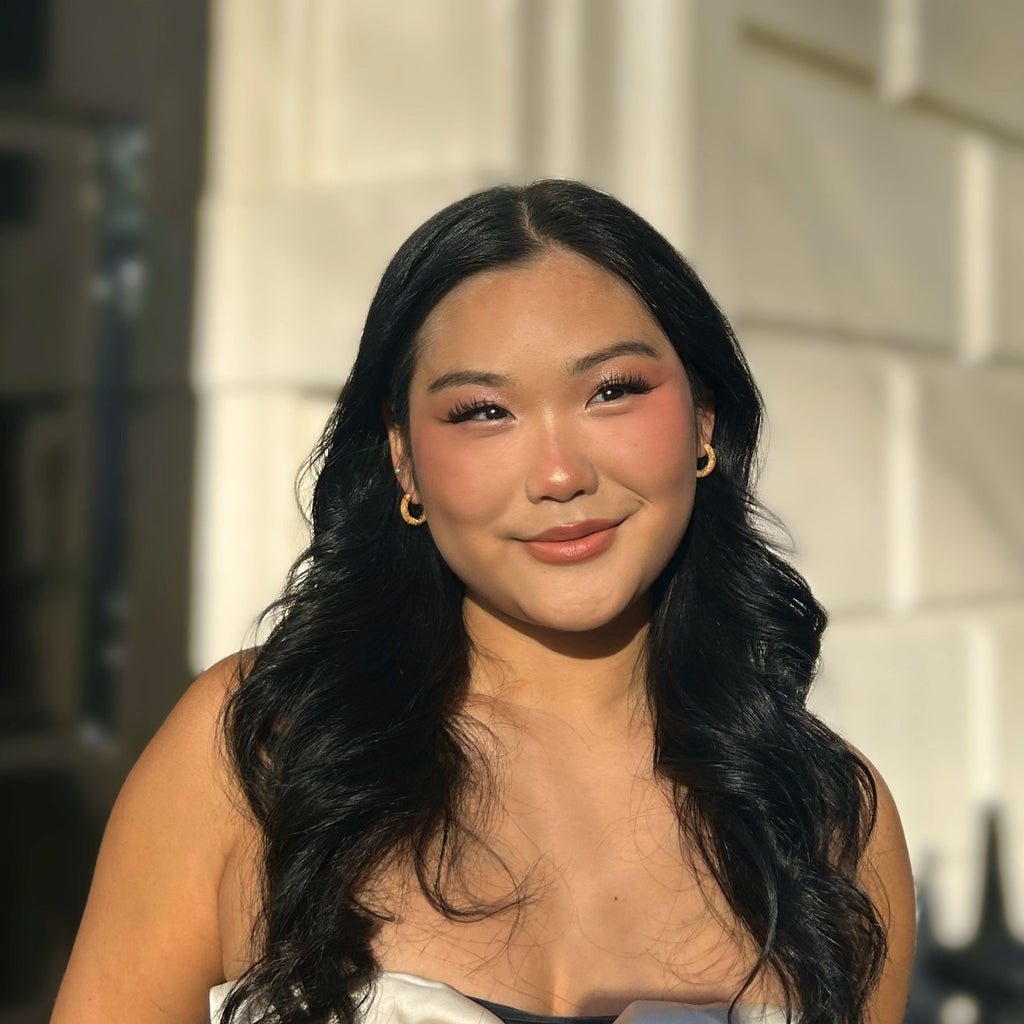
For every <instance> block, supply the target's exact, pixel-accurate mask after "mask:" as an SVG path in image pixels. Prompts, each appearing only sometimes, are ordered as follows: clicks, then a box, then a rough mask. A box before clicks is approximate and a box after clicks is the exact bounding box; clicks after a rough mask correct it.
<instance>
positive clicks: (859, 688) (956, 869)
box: [811, 617, 977, 936]
mask: <svg viewBox="0 0 1024 1024" xmlns="http://www.w3.org/2000/svg"><path fill="white" fill-rule="evenodd" d="M970 672H971V664H970V650H969V643H968V637H967V633H966V629H965V628H964V627H963V626H962V625H961V624H960V623H958V622H957V620H956V619H954V618H952V617H950V618H942V619H935V620H929V621H910V620H901V621H888V622H886V621H881V620H875V621H870V620H862V621H846V622H843V621H842V620H837V621H835V622H834V623H833V625H832V626H830V627H829V629H828V631H827V633H826V635H825V643H824V649H823V667H822V674H821V677H820V679H819V680H818V683H817V685H816V688H815V690H814V691H813V692H812V701H811V706H812V708H813V709H815V710H818V711H819V713H821V714H822V716H823V717H824V718H825V720H826V721H828V723H829V724H830V725H831V726H832V727H833V728H835V729H836V730H837V731H838V732H839V733H840V734H841V735H843V736H844V737H845V738H846V739H848V740H849V741H850V742H851V743H853V745H854V746H855V747H857V748H858V749H859V750H860V751H861V752H862V753H863V754H864V755H865V756H866V757H867V758H869V759H870V760H871V762H872V763H873V764H874V765H875V766H876V767H877V768H878V770H879V772H880V773H881V775H882V777H883V778H884V779H885V780H886V782H887V784H888V785H889V788H890V789H891V790H892V793H893V796H894V797H895V799H896V804H897V807H898V808H899V811H900V815H901V818H902V821H903V827H904V830H905V832H906V835H907V842H908V845H909V848H910V852H911V857H912V859H913V861H914V863H915V865H916V866H917V867H919V868H923V867H924V866H925V865H926V864H928V865H929V866H930V867H931V868H932V870H933V871H934V872H935V873H936V874H937V876H938V885H937V889H938V894H937V895H938V898H939V907H938V911H939V924H940V927H941V929H942V931H943V933H944V934H946V935H956V936H961V935H964V934H966V933H967V932H968V931H969V929H970V926H971V924H972V914H973V911H974V909H975V904H974V902H973V899H974V893H973V889H972V882H973V878H974V876H973V875H972V874H971V871H972V870H976V859H975V849H976V847H975V845H974V844H975V830H974V824H975V821H976V814H977V805H976V800H975V793H974V792H973V786H972V775H971V771H972V765H971V758H972V755H973V753H974V751H973V748H972V744H971V736H970V733H969V729H968V728H967V726H966V723H967V722H968V720H969V718H970V714H971V712H970V698H971V691H970Z"/></svg>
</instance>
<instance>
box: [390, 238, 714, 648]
mask: <svg viewBox="0 0 1024 1024" xmlns="http://www.w3.org/2000/svg"><path fill="white" fill-rule="evenodd" d="M389 435H390V439H391V451H392V459H393V460H394V463H395V466H396V467H398V468H399V471H400V472H399V476H398V479H399V482H400V484H401V485H402V486H403V487H404V489H405V490H407V491H409V492H410V493H411V494H412V495H413V500H414V501H416V502H417V503H419V504H422V505H423V510H424V512H425V513H426V516H427V525H426V526H422V527H416V528H417V529H429V530H430V532H431V534H432V536H433V539H434V542H435V543H436V544H437V547H438V550H439V551H440V552H441V555H442V556H443V557H444V559H445V561H446V562H447V563H448V565H449V566H450V567H451V568H452V570H453V571H454V572H455V573H456V575H457V576H459V578H460V579H461V580H462V581H463V582H464V583H465V585H466V600H467V601H468V602H472V603H474V604H475V605H476V606H477V608H478V609H480V610H483V611H485V612H490V613H491V614H497V615H499V616H503V617H505V618H510V619H513V620H516V621H519V622H523V623H529V624H531V625H532V626H540V627H544V628H549V629H555V630H565V631H574V632H578V631H583V630H592V629H598V628H600V627H601V626H603V625H606V624H608V623H610V622H612V621H613V620H615V619H616V618H617V617H618V616H620V615H622V614H623V613H625V612H626V611H627V610H630V609H634V608H635V607H636V606H637V602H638V601H642V600H643V599H644V597H645V595H646V594H647V591H648V589H649V588H650V586H651V584H652V582H653V581H654V579H655V578H656V577H657V575H658V574H659V572H660V571H661V570H662V569H663V568H664V566H665V564H666V563H667V561H668V559H669V558H670V556H671V555H672V553H673V551H674V550H675V548H676V546H677V545H678V543H679V541H680V539H681V537H682V535H683V532H684V530H685V529H686V525H687V523H688V521H689V517H690V512H691V509H692V506H693V497H694V490H695V487H696V486H697V484H698V483H699V481H698V480H697V478H696V475H695V474H696V463H697V458H698V456H699V455H702V454H703V443H704V441H706V440H710V436H711V416H710V414H705V413H699V412H698V410H696V409H695V407H694V403H693V399H692V397H691V393H690V385H689V381H688V380H687V376H686V372H685V370H684V369H683V365H682V363H681V362H680V360H679V357H678V356H677V355H676V352H675V350H674V349H673V347H672V345H671V343H670V342H669V340H668V338H666V337H665V335H664V333H663V332H662V330H661V328H660V327H659V326H658V323H657V321H656V320H655V319H654V318H653V316H652V315H651V313H650V312H649V310H648V309H647V307H646V306H645V305H644V303H643V302H642V300H641V299H640V298H639V297H638V296H637V295H636V293H635V292H634V291H633V290H632V289H631V288H630V287H629V285H627V284H626V283H625V282H624V281H622V280H621V279H620V278H618V277H616V276H615V275H614V274H611V273H609V272H608V271H606V270H604V269H602V268H600V267H598V266H597V265H595V264H593V263H591V262H589V261H588V260H585V259H584V258H582V257H580V256H577V255H575V254H572V253H567V252H564V251H561V250H555V251H552V252H548V253H545V254H544V255H542V256H540V257H538V258H537V259H535V260H533V261H531V262H529V263H526V264H523V265H519V266H514V267H505V268H501V269H498V270H494V271H486V272H483V273H480V274H477V275H475V276H473V277H470V278H468V279H466V280H465V281H463V282H461V283H460V284H459V285H458V286H457V287H456V288H455V289H453V290H452V291H451V292H449V293H448V294H447V295H446V296H445V297H444V298H443V299H442V300H441V301H440V302H439V303H438V305H437V306H436V307H435V308H434V309H433V310H432V311H431V313H430V315H429V317H428V318H427V320H426V322H425V323H424V325H423V328H422V330H421V332H420V354H419V358H418V362H417V366H416V369H415V372H414V374H413V377H412V381H411V385H410V391H409V422H408V430H407V432H406V433H403V432H401V431H399V430H397V429H395V428H394V427H390V428H389ZM413 528H414V527H409V529H413Z"/></svg>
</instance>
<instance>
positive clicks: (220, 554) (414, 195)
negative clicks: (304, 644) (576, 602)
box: [0, 0, 1024, 1024]
mask: <svg viewBox="0 0 1024 1024" xmlns="http://www.w3.org/2000/svg"><path fill="white" fill-rule="evenodd" d="M1022 52H1024V4H1021V3H1019V0H972V2H970V3H968V2H966V0H390V2H387V3H383V2H374V0H134V2H127V0H0V637H2V641H3V642H2V643H0V822H2V826H0V827H2V829H3V833H2V834H3V841H2V843H0V1022H3V1024H14V1022H23V1024H30V1022H31V1024H35V1022H41V1021H44V1020H46V1018H47V1016H48V1012H49V1007H50V1003H51V1001H52V997H53V993H54V991H55V988H56V985H57V983H58V982H59V978H60V974H61V972H62V970H63V967H64V963H65V961H66V957H67V954H68V951H69V949H70V944H71V941H72V939H73V936H74V932H75V929H76V927H77V922H78V917H79V915H80V913H81V908H82V905H83V901H84V897H85V893H86V889H87V887H88V882H89V877H90V873H91V869H92V861H93V859H94V857H95V852H96V847H97V844H98V841H99V836H100V833H101V830H102V825H103V822H104V820H105V818H106V815H107V812H108V811H109V807H110V804H111V803H112V801H113V798H114V796H115V795H116V792H117V789H118V787H119V785H120V783H121V781H122V780H123V777H124V775H125V773H126V772H127V770H128V768H129V767H130V765H131V764H132V762H133V761H134V759H135V758H136V757H137V755H138V753H139V752H140V750H141V749H142V747H143V746H144V744H145V743H146V741H147V740H148V738H149V737H150V735H151V734H152V733H153V731H154V730H155V728H156V727H157V726H158V724H159V723H160V721H161V720H162V719H163V717H164V716H165V715H166V713H167V711H168V710H169V709H170V707H171V705H172V704H173V703H174V701H175V700H176V699H177V697H178V696H179V695H180V693H181V692H182V691H183V689H184V688H185V687H186V686H187V684H188V682H189V681H190V679H191V678H192V677H193V676H194V675H195V674H196V673H198V672H199V671H200V670H202V669H203V668H204V667H206V666H207V665H208V664H210V663H211V662H213V661H215V660H217V659H218V658H220V657H222V656H223V655H225V654H227V653H230V652H232V651H234V650H237V649H238V648H239V647H240V646H242V645H244V644H245V643H246V642H250V641H251V639H252V635H251V632H250V627H251V623H252V619H253V617H254V616H255V615H256V613H257V612H258V611H259V610H260V609H261V608H262V607H263V606H264V605H265V604H267V603H268V602H269V601H270V600H271V599H272V598H273V597H274V596H275V594H276V593H277V591H278V588H279V587H280V585H281V582H282V580H283V576H284V572H285V570H286V568H287V566H288V565H289V563H290V562H291V560H292V559H293V558H294V556H295V555H296V554H297V553H298V551H299V549H300V547H301V545H302V540H303V529H302V522H301V518H300V516H299V513H298V509H297V505H296V501H295V488H294V483H295V477H296V472H297V470H298V468H299V465H300V463H301V461H302V459H303V458H304V457H305V455H306V454H307V453H308V451H309V449H310V447H311V446H312V444H313V442H314V440H315V438H316V436H317V434H318V432H319V430H320V428H321V427H322V425H323V423H324V421H325V419H326V417H327V414H328V412H329V410H330V408H331V406H332V404H333V401H334V399H335V397H336V395H337V392H338V390H339V388H340V386H341V384H342V383H343V381H344V379H345V377H346V375H347V372H348V368H349V365H350V362H351V360H352V358H353V355H354V352H355V347H356V344H357V342H358V337H359V332H360V327H361V322H362V318H363V316H364V314H365V311H366V308H367V305H368V303H369V299H370V296H371V294H372V291H373V288H374V286H375V283H376V280H377V278H378V276H379V275H380V273H381V271H382V270H383V267H384V264H385V263H386V261H387V259H388V258H389V256H390V255H391V253H392V252H393V251H394V249H395V248H396V247H397V245H398V244H399V243H400V242H401V241H402V239H403V238H404V237H405V236H406V235H407V234H408V233H409V232H410V231H411V230H412V229H413V228H414V227H415V226H416V225H417V224H419V223H420V222H421V221H422V220H423V219H425V217H427V216H428V215H429V214H431V213H432V212H434V211H435V210H436V209H438V208H440V207H441V206H442V205H444V204H446V203H447V202H449V201H451V200H453V199H455V198H458V197H459V196H462V195H464V194H465V193H467V192H469V191H470V190H473V189H475V188H478V187H483V186H485V185H488V184H493V183H496V182H499V181H522V180H530V179H533V178H537V177H544V176H565V177H573V178H580V179H582V180H585V181H588V182H590V183H592V184H595V185H597V186H600V187H602V188H605V189H608V190H610V191H612V192H613V193H615V194H616V195H618V196H620V197H621V198H622V199H624V200H625V201H626V202H627V203H629V204H630V205H632V206H633V207H634V208H636V209H637V210H638V211H639V212H640V213H642V214H643V215H645V216H646V217H647V218H648V219H649V220H651V221H652V222H653V223H654V224H655V225H656V226H657V227H658V228H660V229H661V230H662V231H663V232H664V233H665V234H666V235H667V236H668V237H669V238H670V240H671V241H672V242H673V243H674V244H676V245H677V247H678V248H679V249H680V250H681V251H682V252H683V253H684V254H685V255H687V256H688V257H689V258H690V260H691V261H692V262H693V264H694V265H695V267H696V269H697V270H698V272H699V273H700V274H701V275H702V276H703V277H704V279H705V281H706V282H707V284H708V285H709V287H710V289H711V291H712V292H713V294H715V295H716V296H717V297H718V299H719V300H720V302H721V303H722V305H723V307H724V308H725V310H726V312H727V313H728V314H729V315H730V317H731V318H732V320H733V322H734V325H735V327H736V329H737V332H738V334H739V337H740V340H741V343H742V345H743V347H744V350H745V351H746V353H747V354H748V357H749V359H750V361H751V364H752V366H753V369H754V373H755V376H756V378H757V380H758V381H759V383H760V384H761V386H762V388H763V391H764V396H765V400H766V403H767V408H768V419H769V430H768V436H767V438H766V442H767V443H766V451H767V460H766V464H765V469H764V474H763V478H762V486H761V493H762V497H763V499H764V500H765V501H766V503H767V504H768V505H769V506H770V507H771V508H773V509H774V510H775V511H776V512H778V513H779V514H780V515H781V516H782V518H783V520H784V521H785V522H786V523H787V525H788V526H789V528H790V530H791V533H792V540H793V545H794V549H795V554H794V558H795V561H796V563H797V565H798V566H799V567H800V569H801V570H802V571H803V572H804V573H805V574H806V575H807V577H808V579H809V580H810V582H811V585H812V587H813V588H814V589H815V592H816V593H817V594H818V596H819V597H820V598H821V599H822V600H823V602H824V603H825V605H826V606H827V607H828V609H829V611H830V613H831V617H832V624H831V626H830V629H829V632H828V634H827V640H826V646H825V654H824V663H823V671H822V674H821V676H820V679H819V682H818V684H817V687H816V690H815V694H814V698H813V700H814V706H815V709H816V710H817V711H818V712H819V713H820V714H821V715H822V716H823V717H824V718H825V719H826V720H827V721H828V722H829V723H830V724H832V725H833V726H835V727H836V728H838V729H839V730H840V731H841V732H843V733H844V734H845V735H847V736H848V737H849V738H850V739H851V740H852V741H853V742H854V743H855V744H856V745H857V746H858V747H859V748H860V749H861V750H862V751H863V752H864V753H865V754H867V756H868V757H869V758H871V759H872V760H873V761H874V762H875V764H876V765H877V766H878V768H879V769H880V770H881V772H882V774H883V775H884V776H885V777H886V778H887V780H888V782H889V784H890V786H891V788H892V790H893V792H894V794H895V796H896V800H897V803H898V804H899V806H900V808H901V811H902V814H903V819H904V823H905V827H906V831H907V836H908V841H909V843H910V848H911V853H912V856H913V859H914V864H915V873H916V876H917V881H918V888H919V896H920V899H921V905H922V915H923V919H922V939H921V942H920V944H919V951H918V964H917V967H916V969H915V979H914V994H913V998H912V1001H911V1006H910V1010H909V1012H908V1016H909V1018H910V1019H911V1020H914V1021H921V1022H924V1021H934V1020H942V1021H944V1022H945V1024H967V1022H971V1021H977V1020H983V1021H989V1020H999V1021H1024V947H1022V945H1021V943H1020V941H1019V939H1018V938H1017V937H1016V936H1020V935H1024V742H1022V736H1021V733H1022V731H1024V730H1022V726H1024V457H1022V444H1024V288H1022V286H1021V282H1022V273H1024V60H1021V53H1022Z"/></svg>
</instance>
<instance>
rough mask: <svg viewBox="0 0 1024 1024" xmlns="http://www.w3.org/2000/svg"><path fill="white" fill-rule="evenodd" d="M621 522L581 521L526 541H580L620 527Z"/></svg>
mask: <svg viewBox="0 0 1024 1024" xmlns="http://www.w3.org/2000/svg"><path fill="white" fill-rule="evenodd" d="M621 522H622V520H621V519H580V520H579V521H578V522H575V523H566V524H565V525H563V526H552V527H551V529H550V530H545V531H544V532H543V533H538V534H537V535H536V536H535V537H527V538H526V540H527V542H528V543H532V542H533V541H537V540H539V541H551V540H578V539H579V538H580V537H586V536H587V535H588V534H591V533H597V532H599V531H600V530H608V529H611V527H613V526H618V525H619V523H621Z"/></svg>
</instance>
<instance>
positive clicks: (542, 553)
mask: <svg viewBox="0 0 1024 1024" xmlns="http://www.w3.org/2000/svg"><path fill="white" fill-rule="evenodd" d="M621 522H622V520H621V519H583V520H580V521H579V522H575V523H566V524H565V525H564V526H553V527H552V528H551V529H549V530H545V531H544V532H543V533H538V534H537V535H536V536H535V537H531V538H530V539H529V540H524V541H523V545H524V546H525V547H526V549H527V551H529V552H530V554H532V555H533V556H534V558H536V559H537V560H538V561H541V562H548V563H550V564H554V565H560V564H565V563H569V562H582V561H584V560H585V559H587V558H593V557H594V556H595V555H599V554H602V553H603V552H605V551H607V550H608V548H610V547H611V546H612V544H613V543H614V541H615V535H616V532H617V530H618V526H619V524H620V523H621Z"/></svg>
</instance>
